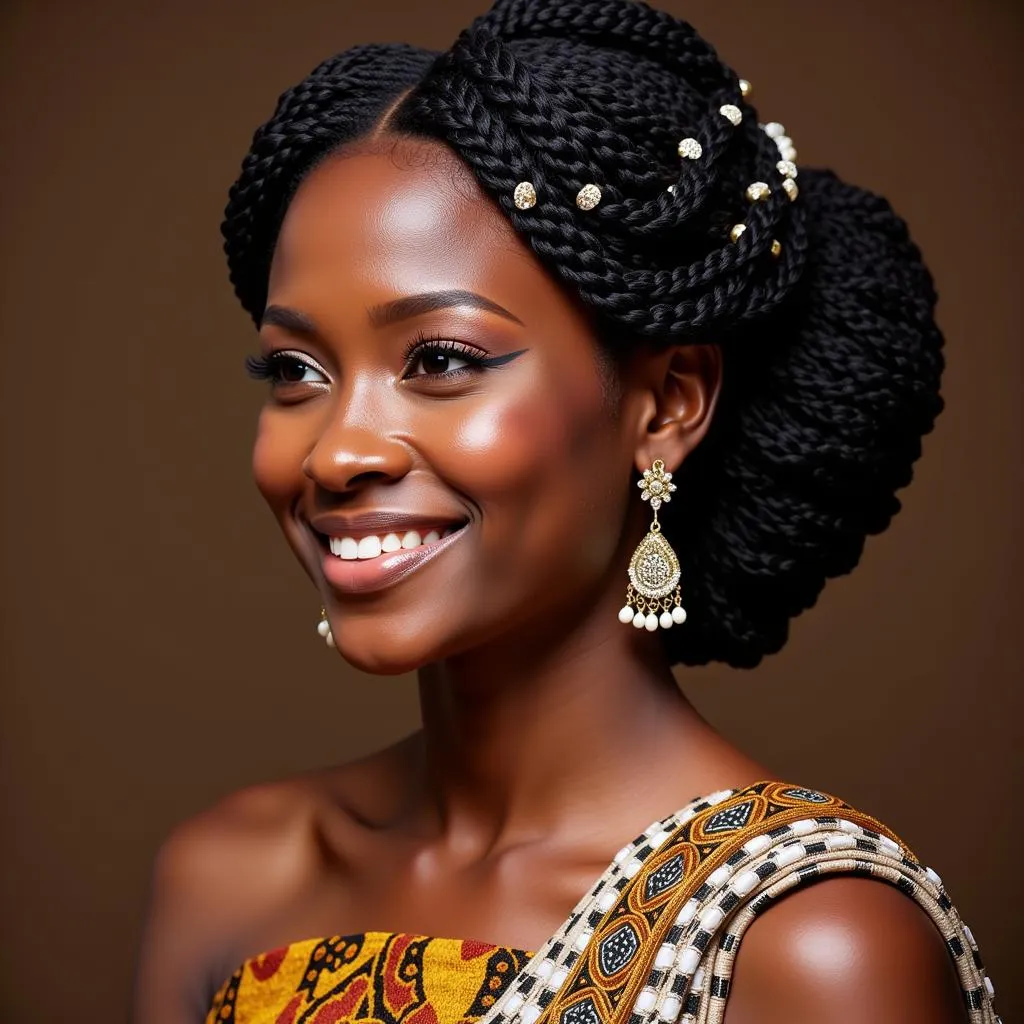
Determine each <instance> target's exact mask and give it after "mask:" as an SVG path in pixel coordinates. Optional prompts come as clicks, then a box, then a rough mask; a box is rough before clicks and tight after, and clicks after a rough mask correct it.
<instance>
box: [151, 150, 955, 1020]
mask: <svg viewBox="0 0 1024 1024" xmlns="http://www.w3.org/2000/svg"><path fill="white" fill-rule="evenodd" d="M380 141H382V142H383V145H377V146H372V147H371V146H361V147H360V148H359V149H356V150H351V151H348V152H346V153H344V154H341V155H339V156H337V157H335V158H332V159H330V160H328V161H326V162H325V163H323V164H322V165H321V166H320V167H318V168H317V169H316V170H315V171H313V172H312V173H311V174H310V175H309V176H308V177H307V179H306V181H305V182H304V183H303V184H302V186H301V187H300V189H299V191H298V192H297V194H296V196H295V198H294V200H293V201H292V203H291V206H290V208H289V211H288V214H287V216H286V219H285V223H284V225H283V228H282V231H281V236H280V239H279V242H278V246H277V249H276V251H275V256H274V262H273V268H272V272H271V276H270V289H269V301H268V305H269V306H275V307H279V308H285V309H288V310H293V311H297V312H299V313H301V314H303V315H304V316H305V317H306V318H307V320H309V321H311V324H312V325H314V326H313V327H312V328H309V329H303V330H297V329H295V328H294V327H286V326H282V325H281V322H280V321H282V319H285V318H282V317H277V318H276V319H277V320H278V321H279V322H277V323H269V322H265V323H264V325H263V328H262V329H261V332H260V342H261V346H262V348H263V351H264V353H265V354H266V353H269V352H272V351H275V350H288V351H290V352H296V353H299V354H300V357H299V358H301V360H303V361H304V363H305V364H307V366H308V367H312V369H309V368H306V367H304V366H303V365H299V366H298V368H296V366H295V364H294V363H293V364H291V366H290V369H289V371H288V373H287V374H286V379H289V380H293V381H300V382H299V383H285V384H278V385H276V386H275V388H274V392H273V394H272V397H271V398H270V400H269V401H268V403H267V405H266V407H265V409H264V411H263V414H262V416H261V419H260V425H259V433H258V437H257V440H256V445H255V450H254V457H253V466H254V473H255V477H256V481H257V484H258V486H259V488H260V490H261V492H262V493H263V495H264V497H265V498H266V500H267V501H268V503H269V504H270V507H271V508H272V509H273V511H274V513H275V514H276V516H277V518H278V520H279V522H280V524H281V527H282V529H283V530H284V533H285V536H286V537H287V539H288V541H289V543H290V544H291V546H292V548H293V550H294V551H295V553H296V555H297V556H298V558H299V560H300V562H301V563H302V565H303V566H304V568H305V569H306V571H307V572H308V573H309V575H310V577H311V578H312V580H313V581H314V583H315V585H316V586H317V589H318V591H319V593H320V595H321V597H322V600H323V603H324V604H325V605H326V607H327V609H328V614H329V617H330V621H331V627H332V630H333V634H334V637H335V639H336V641H337V644H338V647H339V649H340V652H341V654H342V655H343V656H344V657H345V658H346V659H347V660H348V661H350V662H351V663H352V664H354V665H356V666H358V667H360V668H363V669H366V670H369V671H373V672H378V673H397V672H404V671H408V670H412V669H416V670H418V672H419V685H420V695H421V703H422V708H423V729H422V731H421V732H419V733H417V734H416V735H414V736H412V737H409V738H408V739H407V740H404V741H402V742H400V743H398V744H396V745H395V746H394V747H392V748H390V749H388V750H385V751H381V752H380V753H378V754H375V755H373V756H372V757H369V758H367V759H365V760H363V761H360V762H356V763H352V764H347V765H344V766H341V767H338V768H336V769H332V770H328V771H322V772H318V773H315V774H311V775H308V776H305V777H302V778H299V779H293V780H289V781H286V782H282V783H275V784H270V785H265V786H260V787H255V788H252V789H249V790H246V791H243V792H241V793H238V794H235V795H233V796H231V797H229V798H228V799H226V800H225V801H223V802H222V803H221V804H219V805H218V806H216V807H214V808H213V809H211V810H210V811H207V812H206V813H204V814H202V815H200V816H198V817H197V818H195V819H193V820H191V821H189V822H186V823H185V824H184V825H182V826H180V827H179V828H178V829H177V830H176V831H175V832H174V834H173V835H172V836H171V837H170V838H169V840H168V841H167V843H166V844H165V846H164V848H163V850H162V851H161V854H160V856H159V858H158V862H157V866H156V873H155V883H154V892H153V899H152V906H151V909H150V916H149V921H148V925H147V929H146V935H145V940H144V943H143V949H142V954H141V959H140V965H139V975H138V985H137V995H136V1011H135V1020H136V1022H137V1024H194V1022H196V1021H200V1020H202V1018H203V1015H204V1013H205V1010H206V1008H207V1007H208V1005H209V1000H210V997H211V995H212V993H213V991H214V989H215V988H216V987H217V986H218V985H219V983H220V982H221V981H222V980H223V979H224V978H226V977H227V976H228V975H229V974H230V973H231V972H232V970H233V969H234V968H235V967H236V966H237V964H238V963H239V962H241V961H242V960H243V959H245V958H247V957H249V956H253V955H255V954H257V953H259V952H261V951H264V950H267V949H270V948H273V947H276V946H280V945H282V944H284V943H287V942H291V941H296V940H301V939H305V938H310V937H314V936H321V935H329V934H335V933H339V932H340V933H353V932H360V931H372V930H384V931H405V932H413V933H420V934H429V935H438V936H449V937H472V938H477V939H481V940H487V941H490V942H494V943H498V944H501V945H508V946H513V947H518V948H521V949H528V950H533V949H537V948H538V947H539V946H540V945H541V944H542V943H543V941H544V940H545V939H546V938H547V936H548V935H550V934H551V933H552V932H554V931H555V930H556V929H557V927H558V926H559V925H560V924H561V922H562V921H563V920H564V919H565V918H566V917H567V915H568V913H569V911H570V910H571V908H572V907H573V905H574V904H575V903H576V901H577V900H578V898H579V897H580V895H581V894H582V893H583V892H584V891H585V890H586V889H588V888H589V887H590V886H591V885H592V883H593V881H594V879H595V878H596V877H597V876H598V875H599V874H600V873H601V872H602V871H603V870H604V868H605V867H606V865H607V863H608V862H609V860H610V859H611V857H612V855H613V854H614V853H615V851H616V850H617V849H618V848H619V847H620V846H621V845H622V844H623V842H624V841H626V840H628V839H629V838H631V837H632V836H634V835H636V834H637V833H638V832H640V831H642V830H643V829H644V828H645V827H646V826H647V825H649V824H650V823H651V822H652V821H654V820H656V819H658V818H661V817H663V816H664V815H665V814H667V813H668V812H670V811H671V810H674V809H675V808H677V807H680V806H682V805H683V804H685V803H686V802H688V801H689V800H690V799H692V798H693V797H695V796H697V795H702V794H706V793H710V792H712V791H714V790H718V789H722V788H725V787H733V786H744V785H747V784H749V783H750V782H753V781H755V780H757V779H761V778H771V777H773V774H774V773H772V772H771V770H770V769H768V768H766V767H764V766H762V765H759V764H757V763H756V762H754V761H752V760H751V759H749V758H748V757H746V756H745V755H744V754H742V753H741V752H740V751H738V750H736V749H735V748H734V747H732V746H731V745H730V744H728V743H727V742H726V741H725V740H724V739H722V738H721V737H720V736H719V735H718V734H717V733H716V732H715V731H714V730H713V729H712V728H711V727H710V726H709V725H708V724H707V723H706V722H704V721H703V720H702V719H701V718H700V716H699V715H698V714H697V713H696V711H695V710H694V709H693V708H692V707H691V705H690V704H689V703H688V702H687V701H686V699H685V698H684V697H683V696H682V694H681V693H680V692H679V690H678V688H677V687H676V685H675V682H674V680H673V677H672V674H671V672H670V670H669V666H668V664H667V663H666V661H665V658H664V656H663V654H662V651H661V648H660V646H659V640H658V635H657V634H649V633H647V632H646V631H644V630H639V631H638V630H634V629H632V628H627V627H624V626H622V625H621V624H620V623H619V622H618V620H617V614H616V613H617V611H618V609H619V607H620V606H621V604H622V603H623V595H624V584H623V581H624V579H625V568H626V565H627V563H628V560H629V556H630V553H631V552H632V549H633V548H634V547H635V545H636V544H637V542H638V541H639V540H640V538H641V537H642V536H643V534H644V532H645V529H646V525H647V522H648V521H649V518H648V517H649V510H648V507H647V506H646V505H644V504H642V503H641V502H640V501H639V500H638V499H637V496H636V489H635V487H634V486H633V485H632V483H631V482H630V481H631V479H633V478H634V471H635V470H639V469H643V468H646V467H647V466H649V465H650V464H651V463H652V462H653V461H654V460H655V459H658V458H660V459H662V460H664V462H665V464H666V466H667V467H668V468H670V469H676V468H678V466H679V465H680V464H681V463H682V462H683V460H684V459H685V458H686V456H687V454H688V453H689V452H690V451H692V450H693V449H694V448H695V447H696V445H697V444H699V443H700V441H701V439H702V438H703V436H704V434H705V432H706V430H707V428H708V425H709V423H710V420H711V416H712V415H713V412H714V408H715V404H716V399H717V396H718V393H719V388H720V384H721V371H722V363H721V358H720V353H719V350H718V349H717V348H716V347H714V346H702V347H693V346H690V347H677V348H669V349H663V350H660V351H659V350H654V349H651V348H649V347H646V346H640V345H638V346H636V350H635V352H634V353H633V354H632V355H631V356H630V357H629V358H628V360H627V361H626V362H625V363H624V364H623V365H622V366H621V367H620V368H619V370H618V373H617V378H616V384H615V386H610V381H609V374H608V369H607V367H606V365H605V364H603V363H602V360H601V358H600V356H599V350H598V348H597V345H596V342H595V339H594V335H593V333H592V330H591V328H590V326H589V324H588V322H587V320H586V318H585V317H584V316H583V314H582V313H581V311H580V310H579V308H578V307H577V305H576V304H575V303H574V302H573V301H572V299H571V298H569V297H568V296H567V295H566V293H565V292H563V291H562V290H561V289H560V288H559V287H558V286H557V285H556V284H555V282H554V281H553V279H552V278H551V276H550V275H549V274H548V273H547V272H546V271H545V270H544V269H543V268H542V267H541V265H540V264H539V263H538V261H537V260H536V258H535V257H534V256H533V254H532V253H531V251H530V250H529V249H528V248H527V247H526V246H525V245H524V244H523V242H522V241H521V240H520V239H519V237H518V236H517V235H516V234H515V232H514V230H513V229H512V227H511V226H510V225H509V223H508V222H507V220H506V219H505V218H504V216H503V215H502V214H501V212H500V211H499V210H498V209H497V208H496V206H495V205H494V204H493V203H492V202H491V201H490V200H489V199H488V198H487V197H486V196H484V195H483V194H482V193H481V192H480V190H479V188H478V186H477V185H476V183H475V181H474V179H473V178H472V176H471V175H470V174H469V172H468V171H467V170H466V169H465V168H464V167H463V166H462V165H461V163H460V162H459V161H458V160H457V159H456V158H455V157H454V156H453V155H451V154H450V153H449V152H448V151H447V150H446V149H445V148H444V147H442V146H440V145H437V144H431V143H422V142H416V143H409V142H403V143H401V144H400V145H399V146H398V148H397V149H394V148H393V140H380ZM438 289H459V290H463V291H471V292H474V293H477V294H478V295H481V296H484V297H485V298H486V299H488V300H490V302H492V303H497V304H499V305H500V306H501V307H503V308H504V309H505V310H507V311H509V312H510V313H511V314H513V316H514V317H515V318H516V319H517V320H518V321H519V322H515V321H514V320H510V319H508V318H506V317H503V316H500V315H498V314H496V313H494V312H490V311H485V310H480V309H471V308H467V307H466V306H459V307H456V308H448V309H444V310H437V311H434V312H430V313H425V314H420V315H417V316H415V317H412V318H407V319H402V320H396V321H394V322H392V323H390V324H386V325H384V324H380V323H377V324H376V325H374V323H372V322H371V318H370V317H369V315H368V310H370V309H371V308H373V307H375V306H379V305H381V304H384V303H388V302H390V301H392V300H395V299H401V298H403V297H408V296H411V295H418V294H422V293H425V292H431V291H435V290H438ZM269 319H274V318H273V317H271V318H268V320H269ZM418 331H422V332H423V333H424V334H426V335H428V336H429V335H437V336H439V337H442V338H446V339H454V340H456V341H459V342H461V343H463V344H466V345H470V346H473V347H474V348H478V349H482V350H484V352H485V353H486V354H487V355H488V356H501V355H506V354H509V353H514V352H519V353H521V354H520V355H518V356H517V357H516V358H514V359H511V360H510V361H508V362H506V363H505V364H504V365H502V366H499V367H495V368H492V369H483V370H472V371H470V372H469V373H462V374H455V375H451V374H450V375H449V376H448V377H439V376H437V375H436V371H437V370H438V369H443V368H444V366H445V364H444V360H443V358H442V357H443V355H444V354H445V353H438V352H437V351H436V350H435V351H433V352H432V353H430V352H428V353H422V352H420V353H417V354H416V355H414V356H413V357H411V358H409V359H406V355H405V353H406V349H407V346H408V345H409V343H410V341H411V340H413V339H415V337H416V334H417V332H418ZM447 354H448V355H449V356H451V357H457V356H456V354H455V353H450V352H449V353H447ZM461 365H462V364H460V363H449V364H448V369H449V370H453V369H455V370H457V369H458V368H459V367H460V366H461ZM428 370H429V371H434V372H435V375H434V376H433V377H431V376H428V375H426V371H428ZM675 500H678V501H685V500H686V495H685V493H684V492H683V491H682V490H680V491H679V492H678V493H677V495H676V498H675ZM379 511H392V512H393V511H402V512H414V513H416V514H419V515H422V516H423V517H425V518H427V519H429V518H437V519H441V520H443V521H446V522H456V521H457V522H464V523H466V524H468V525H467V526H466V528H465V530H464V532H463V534H462V535H461V536H460V537H459V538H458V540H457V542H456V543H454V544H453V545H452V546H451V548H450V549H449V550H447V551H445V552H444V553H443V554H442V555H441V556H440V557H438V558H436V559H435V560H434V561H432V562H431V563H429V564H427V565H425V566H423V567H422V568H420V569H419V570H418V571H417V572H416V573H414V574H412V575H411V576H410V577H409V578H407V579H405V580H403V581H401V582H400V583H398V584H396V585H395V586H393V587H390V588H388V589H385V590H382V591H380V592H377V593H374V594H361V595H356V596H353V595H350V594H343V593H340V592H338V591H337V590H335V589H333V588H332V587H330V586H329V584H328V583H327V582H326V580H325V579H324V575H323V572H322V569H321V563H322V557H323V556H322V551H321V550H320V549H319V547H318V542H317V538H316V535H315V534H314V533H313V531H312V530H311V528H310V518H315V517H317V516H318V515H322V514H324V513H328V512H338V513H342V514H346V515H347V514H355V513H362V512H379ZM373 532H377V531H373ZM669 539H670V540H671V539H672V538H669ZM683 628H685V627H683ZM964 1019H965V1016H964V1012H963V1009H962V1006H961V1001H960V998H959V994H958V990H957V986H956V981H955V976H954V974H953V971H952V966H951V963H950V960H949V958H948V956H947V954H946V952H945V949H944V946H943V944H942V941H941V938H940V936H939V934H938V932H937V931H936V930H935V928H934V927H933V926H932V925H931V923H930V921H928V920H927V918H926V917H925V916H924V914H923V912H921V911H920V910H919V909H918V908H917V907H916V906H915V905H914V904H913V903H912V902H911V901H910V900H908V899H907V898H906V897H905V896H903V895H902V894H900V893H898V892H896V891H895V890H890V889H888V888H887V887H886V886H884V885H882V884H879V883H877V882H873V881H870V880H863V879H833V880H829V881H824V882H820V883H819V884H817V885H815V886H813V887H810V888H808V889H805V890H802V891H800V892H798V893H796V894H794V895H791V896H788V897H786V898H784V899H783V900H782V901H780V904H779V906H777V907H774V908H772V909H771V910H769V911H768V912H767V913H766V914H765V915H764V916H763V917H762V918H760V919H759V920H758V921H757V922H755V924H754V925H753V926H752V927H751V929H750V931H749V933H748V935H747V937H746V938H745V940H744V942H743V945H742V947H741V953H740V954H739V957H738V960H737V966H736V976H735V985H734V988H733V992H732V995H731V996H730V1001H729V1004H728V1011H727V1022H728V1024H745V1022H748V1021H756V1022H758V1024H773V1022H776V1021H778V1022H783V1021H784V1022H786V1024H793V1022H797V1021H805V1020H806V1021H812V1020H813V1021H821V1020H828V1021H834V1022H850V1024H853V1022H855V1021H857V1022H860V1021H871V1022H872V1024H887V1022H890V1021H891V1022H894V1024H895V1022H896V1021H899V1022H901V1024H914V1022H921V1024H924V1022H926V1021H927V1022H947V1021H948V1022H954V1021H962V1020H964Z"/></svg>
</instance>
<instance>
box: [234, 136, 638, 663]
mask: <svg viewBox="0 0 1024 1024" xmlns="http://www.w3.org/2000/svg"><path fill="white" fill-rule="evenodd" d="M397 145H398V147H399V148H398V150H397V151H394V152H393V150H392V142H391V141H389V142H388V144H387V146H386V148H384V149H383V150H381V151H373V150H366V149H359V150H354V151H352V152H350V153H344V152H343V153H341V154H337V155H335V156H333V157H331V158H329V159H328V160H326V161H325V162H323V163H321V164H320V165H319V166H318V167H316V168H315V169H314V170H313V171H311V172H310V173H309V175H308V176H307V177H306V179H305V180H304V181H303V183H302V185H301V186H300V188H299V189H298V191H297V193H296V195H295V197H294V199H293V200H292V202H291V204H290V207H289V209H288V213H287V215H286V217H285V220H284V223H283V225H282V229H281V232H280V236H279V239H278V242H277V247H276V250H275V254H274V259H273V265H272V269H271V274H270V280H269V293H268V305H267V312H266V314H265V315H264V319H263V324H262V327H261V330H260V342H261V348H262V359H263V360H266V361H267V362H266V363H265V364H259V365H256V366H255V369H256V370H257V373H259V372H260V370H261V367H262V372H263V373H264V374H268V375H269V376H270V380H271V394H270V396H269V398H268V401H267V403H266V405H265V407H264V409H263V411H262V413H261V416H260V422H259V430H258V435H257V439H256V444H255V449H254V454H253V468H254V474H255V478H256V482H257V484H258V486H259V488H260V490H261V492H262V494H263V495H264V497H265V498H266V500H267V501H268V503H269V504H270V506H271V508H272V509H273V511H274V513H275V515H276V516H277V518H278V521H279V522H280V524H281V527H282V529H283V530H284V532H285V535H286V537H287V538H288V541H289V543H290V544H291V547H292V548H293V550H294V551H295V553H296V555H297V556H298V558H299V559H300V561H301V563H302V565H303V567H304V568H305V569H306V571H307V572H308V573H309V575H310V577H311V578H312V579H313V581H314V582H315V583H316V585H317V588H318V589H319V591H320V593H321V596H322V599H323V603H324V604H325V606H326V608H327V611H328V616H329V618H330V621H331V627H332V631H333V634H334V638H335V642H336V644H337V646H338V648H339V650H340V651H341V653H342V655H343V656H344V657H345V658H346V659H347V660H348V661H349V662H351V663H352V664H354V665H356V666H357V667H360V668H363V669H365V670H368V671H373V672H383V673H391V672H403V671H407V670H410V669H413V668H416V667H419V666H421V665H424V664H426V663H428V662H432V661H436V660H439V659H442V658H446V657H449V656H452V655H454V654H458V653H461V652H464V651H467V650H470V649H472V648H474V647H478V646H481V645H484V644H487V643H489V642H491V641H494V640H497V639H500V638H501V637H502V636H503V635H519V636H523V637H526V636H529V635H530V631H531V625H535V624H539V623H550V622H551V621H552V617H557V618H559V619H562V620H568V619H577V618H578V617H579V616H580V615H581V614H585V610H586V609H588V608H593V607H594V606H595V605H596V604H597V603H598V595H600V594H601V593H604V592H609V593H610V589H609V588H611V587H613V586H614V587H615V588H617V589H616V591H615V592H616V594H617V595H618V596H621V593H620V592H622V591H623V590H624V583H623V580H624V578H625V575H624V568H625V562H624V560H623V556H622V552H623V550H624V548H623V544H624V537H623V533H624V523H625V518H626V509H627V503H628V501H629V498H630V497H631V493H630V486H629V479H630V472H631V470H632V467H633V461H634V456H635V452H634V444H633V440H634V439H633V437H632V435H631V434H630V432H629V430H627V429H625V428H624V426H623V411H624V410H623V402H624V401H626V399H624V398H623V397H622V395H621V394H618V393H617V397H615V396H613V394H612V392H613V391H615V389H614V388H610V387H609V373H608V370H607V368H606V367H605V365H604V363H603V361H602V359H601V356H600V353H599V349H598V347H597V344H596V340H595V337H594V334H593V331H592V329H591V327H590V326H589V324H588V323H587V321H586V319H585V318H584V317H583V315H582V314H581V313H580V312H579V310H578V309H577V308H576V306H575V304H574V303H573V302H572V301H571V300H570V299H569V298H568V297H567V296H566V294H565V293H564V292H563V291H561V290H560V288H559V287H558V286H557V285H556V283H555V282H554V281H553V279H552V278H551V277H550V276H549V275H548V274H547V272H545V270H544V269H543V268H542V267H541V265H540V264H539V263H538V262H537V260H536V258H535V257H534V256H533V254H532V252H531V251H530V250H529V248H528V247H527V246H526V245H525V244H524V243H523V242H522V241H521V240H520V239H519V237H518V236H517V235H516V233H515V231H514V229H513V228H512V227H511V225H510V224H509V223H508V221H507V220H506V219H505V217H504V216H503V215H502V214H501V212H500V210H498V208H497V207H496V206H495V205H494V204H493V203H492V202H491V201H490V199H488V198H487V197H486V196H485V195H484V194H483V193H482V192H481V191H480V190H479V187H478V186H477V184H476V182H475V180H474V179H473V177H472V175H471V174H470V173H469V172H468V171H467V170H466V169H465V168H464V167H463V166H462V165H461V163H460V162H459V161H458V159H457V158H456V157H455V156H454V155H452V154H451V153H450V152H449V151H448V150H447V149H446V148H444V147H443V146H441V145H439V144H436V143H430V142H419V141H416V142H411V141H403V142H401V143H397ZM254 363H255V364H258V363H259V361H258V360H254ZM626 420H627V421H628V420H629V417H628V416H627V417H626ZM624 557H625V558H628V552H627V553H626V554H625V556H624ZM620 563H621V564H620ZM619 603H621V602H619ZM615 607H617V604H616V605H615ZM611 629H620V630H621V629H622V627H621V626H620V625H619V624H618V623H617V622H615V621H614V611H613V612H612V615H611V624H610V626H609V630H611Z"/></svg>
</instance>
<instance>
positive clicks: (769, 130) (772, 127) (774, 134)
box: [762, 121, 786, 139]
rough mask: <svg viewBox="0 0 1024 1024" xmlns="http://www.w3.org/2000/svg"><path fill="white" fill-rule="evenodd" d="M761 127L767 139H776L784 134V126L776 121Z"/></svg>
mask: <svg viewBox="0 0 1024 1024" xmlns="http://www.w3.org/2000/svg"><path fill="white" fill-rule="evenodd" d="M762 127H763V129H764V133H765V135H767V136H768V138H769V139H777V138H778V137H779V136H780V135H785V134H786V127H785V125H781V124H779V122H778V121H769V122H768V123H767V124H766V125H763V126H762Z"/></svg>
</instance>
